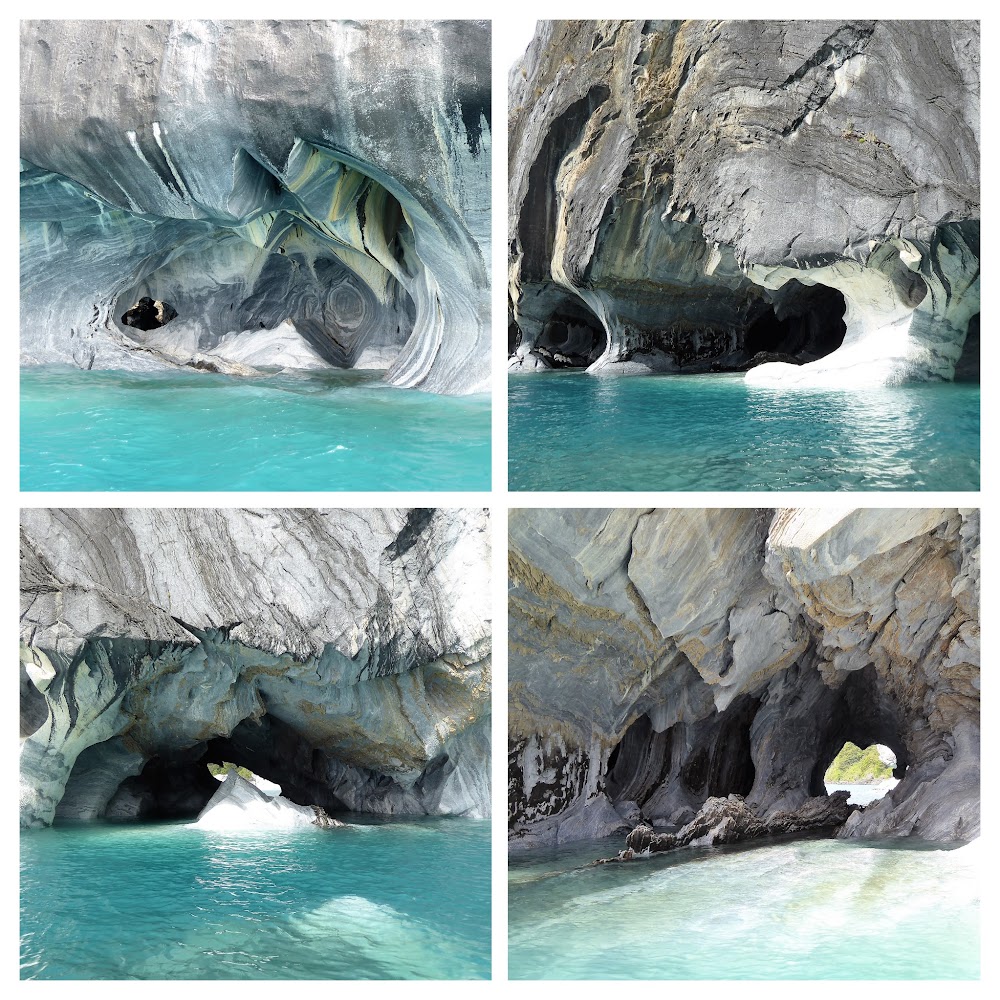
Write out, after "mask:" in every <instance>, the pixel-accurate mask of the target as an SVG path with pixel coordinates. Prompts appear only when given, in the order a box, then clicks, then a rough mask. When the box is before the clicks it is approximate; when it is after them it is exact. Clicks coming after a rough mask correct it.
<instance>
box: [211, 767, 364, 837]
mask: <svg viewBox="0 0 1000 1000" xmlns="http://www.w3.org/2000/svg"><path fill="white" fill-rule="evenodd" d="M193 825H194V826H196V827H199V828H200V829H203V830H254V829H278V830H287V829H294V828H295V827H304V826H318V827H320V828H321V829H324V830H332V829H333V828H334V827H338V826H346V825H347V824H346V823H341V822H340V820H336V819H334V818H333V817H332V816H329V815H327V813H326V812H325V811H324V810H323V809H322V808H321V807H320V806H300V805H297V804H296V803H294V802H292V801H291V800H290V799H286V798H284V797H283V796H281V795H267V794H265V793H264V792H262V791H261V790H260V789H259V788H257V787H256V785H253V784H251V783H250V782H249V781H247V780H246V779H245V778H241V777H240V776H239V775H238V774H237V773H236V772H235V771H230V772H229V773H228V774H227V775H226V780H225V781H223V782H222V784H220V785H219V789H218V791H217V792H216V793H215V794H214V795H213V796H212V798H211V799H210V800H209V802H208V805H207V806H205V808H204V809H202V811H201V812H200V813H199V814H198V819H197V820H196V821H195V822H194V824H193Z"/></svg>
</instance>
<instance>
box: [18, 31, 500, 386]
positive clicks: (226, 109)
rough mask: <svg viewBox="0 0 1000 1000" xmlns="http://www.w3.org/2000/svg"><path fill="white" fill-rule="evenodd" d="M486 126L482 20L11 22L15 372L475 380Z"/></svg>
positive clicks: (486, 203) (485, 219) (486, 191)
mask: <svg viewBox="0 0 1000 1000" xmlns="http://www.w3.org/2000/svg"><path fill="white" fill-rule="evenodd" d="M94 53H101V54H102V55H101V68H100V72H98V73H94V72H93V66H94ZM490 122H491V108H490V27H489V22H486V21H416V20H409V21H357V20H348V21H147V20H142V21H94V20H91V21H23V22H21V224H22V229H21V239H22V242H21V282H22V286H21V319H22V327H21V346H22V357H23V360H24V363H71V364H75V365H78V366H80V367H83V368H117V369H152V368H156V367H159V366H162V365H163V364H164V363H167V364H171V363H174V362H179V363H184V362H185V361H186V360H187V359H188V358H190V357H191V356H193V355H195V354H197V353H198V352H202V353H208V352H211V351H212V349H213V348H215V347H216V346H218V345H219V344H220V343H221V342H222V341H223V340H228V341H231V340H232V339H233V338H234V337H239V336H241V335H243V334H244V333H246V332H249V331H254V332H257V331H261V330H268V331H270V330H276V329H278V328H280V327H282V326H285V325H286V324H290V325H291V327H292V328H293V329H294V331H295V333H296V337H297V339H298V341H299V342H300V345H301V347H300V349H299V350H295V351H292V352H291V353H290V357H291V358H294V357H297V356H299V355H300V354H302V353H303V352H304V353H306V354H315V355H318V356H319V357H321V358H322V359H323V362H324V363H325V364H326V365H327V366H335V367H346V368H350V367H375V368H387V369H388V371H387V373H386V379H387V381H388V382H390V383H391V384H393V385H399V386H408V387H414V388H419V389H426V390H429V391H433V392H445V393H468V392H475V391H482V390H485V389H487V388H488V378H489V358H490V346H489V345H490V321H489V317H490V305H489V297H490V285H489V270H488V268H489V260H490V190H491V182H490V148H491V142H490V129H491V124H490ZM145 300H149V301H161V302H163V301H166V302H169V303H170V304H171V306H172V308H173V309H174V310H176V317H175V318H173V319H172V320H170V321H169V322H165V320H163V319H159V320H158V321H157V322H156V323H151V322H150V321H149V318H148V317H146V316H145V314H144V310H143V309H142V308H140V309H139V312H140V313H143V315H137V314H136V313H135V311H134V310H135V308H136V303H140V305H141V303H142V302H143V301H145ZM146 311H148V310H146ZM154 318H155V317H154ZM231 346H232V345H231V344H230V347H231ZM258 346H259V345H258ZM373 359H377V363H375V364H373V363H372V360H373ZM236 360H239V359H238V358H237V359H236ZM253 363H254V364H257V365H269V366H278V365H279V364H282V362H277V361H274V362H268V361H266V360H264V359H260V358H258V359H256V360H255V361H254V362H253ZM283 363H284V364H289V363H291V362H290V361H288V360H286V361H285V362H283Z"/></svg>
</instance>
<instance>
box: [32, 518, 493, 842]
mask: <svg viewBox="0 0 1000 1000" xmlns="http://www.w3.org/2000/svg"><path fill="white" fill-rule="evenodd" d="M21 529H22V536H21V537H22V549H21V555H22V561H21V574H22V575H21V587H22V617H21V622H22V655H21V659H22V669H23V677H24V678H25V681H23V682H22V687H23V688H24V689H25V691H26V698H25V700H24V702H23V710H22V733H25V732H26V733H27V735H26V736H25V738H24V739H23V740H22V746H21V822H22V824H23V825H27V826H40V825H46V824H48V823H51V822H52V821H53V819H56V820H84V821H86V820H93V819H97V818H101V817H107V818H117V819H124V818H153V817H159V818H165V817H171V816H188V815H196V814H197V813H198V812H199V811H200V809H201V808H202V807H203V806H204V804H205V802H206V801H207V799H208V797H210V796H211V794H212V792H213V790H214V786H215V784H216V783H215V782H214V779H211V776H210V775H208V772H207V768H206V765H207V764H208V763H210V762H213V761H215V762H217V761H222V760H228V761H233V762H234V763H236V764H240V765H244V766H246V767H248V768H249V769H250V770H251V771H253V772H254V773H255V774H259V775H261V776H262V777H264V778H267V779H268V780H271V781H274V782H275V783H276V784H280V785H281V786H282V789H283V792H284V794H285V795H286V796H287V797H288V798H290V799H292V800H293V801H294V802H297V803H298V804H300V805H319V806H321V807H322V808H324V809H326V810H327V811H336V810H343V809H351V810H355V811H363V812H379V813H412V814H456V815H470V816H486V815H488V814H489V760H490V747H489V726H490V701H489V699H490V630H489V617H490V616H489V610H488V609H489V524H488V518H487V515H486V514H485V513H484V512H482V511H472V510H449V511H444V510H439V511H433V510H409V511H406V510H402V511H400V510H378V511H372V510H352V511H332V510H330V511H324V510H320V511H315V510H296V511H292V510H259V511H257V510H226V509H211V510H184V509H166V510H142V509H124V510H99V509H87V510H47V509H38V510H26V511H24V512H23V517H22V525H21ZM209 781H212V784H209Z"/></svg>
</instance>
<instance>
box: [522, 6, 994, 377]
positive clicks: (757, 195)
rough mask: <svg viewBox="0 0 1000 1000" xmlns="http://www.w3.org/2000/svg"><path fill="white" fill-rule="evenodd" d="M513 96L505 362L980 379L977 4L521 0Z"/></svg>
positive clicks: (597, 368) (626, 369) (619, 369)
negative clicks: (546, 2)
mask: <svg viewBox="0 0 1000 1000" xmlns="http://www.w3.org/2000/svg"><path fill="white" fill-rule="evenodd" d="M510 107H511V112H510V136H511V139H510V153H509V160H510V178H511V181H510V201H509V213H510V214H509V226H510V232H511V238H512V242H511V254H510V274H509V282H510V302H511V326H512V330H511V336H510V343H509V346H510V351H511V365H512V367H513V368H515V369H517V370H533V369H537V368H546V367H559V366H576V367H582V366H587V369H588V371H591V372H608V373H645V372H650V371H667V372H676V371H708V370H713V369H715V370H740V369H745V368H747V367H748V366H750V365H751V364H755V365H756V367H753V368H752V371H751V373H750V374H748V375H747V379H748V380H749V381H753V382H756V383H759V384H764V383H779V384H792V383H802V384H810V385H835V386H865V385H884V384H894V383H898V382H905V381H924V380H939V379H952V378H953V377H955V374H956V366H958V368H959V372H960V375H961V377H963V378H967V377H978V375H977V373H978V314H979V218H980V207H979V33H978V23H977V22H943V21H920V22H913V21H907V22H903V21H788V22H776V21H569V22H566V21H554V22H545V21H540V22H539V27H538V30H537V32H536V36H535V38H534V40H533V41H532V43H531V45H530V47H529V48H528V51H527V53H526V54H525V56H524V58H523V60H522V62H521V63H520V64H519V65H517V66H515V67H514V68H513V69H512V71H511V76H510ZM970 325H974V326H975V329H976V333H977V335H976V336H975V337H972V338H970V343H969V350H970V352H972V354H975V357H972V356H971V355H969V356H966V357H963V349H964V347H965V344H966V339H967V334H968V332H969V330H970ZM782 356H784V357H785V358H786V361H785V363H781V362H779V363H774V362H773V361H769V359H773V358H775V357H782ZM761 361H766V362H768V363H766V364H760V363H759V362H761ZM788 362H791V363H788Z"/></svg>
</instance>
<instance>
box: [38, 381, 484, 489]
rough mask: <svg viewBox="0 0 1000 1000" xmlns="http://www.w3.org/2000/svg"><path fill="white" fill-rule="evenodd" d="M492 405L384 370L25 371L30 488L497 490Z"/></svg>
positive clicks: (477, 398) (479, 398) (475, 397)
mask: <svg viewBox="0 0 1000 1000" xmlns="http://www.w3.org/2000/svg"><path fill="white" fill-rule="evenodd" d="M489 486H490V402H489V398H488V397H487V396H485V395H480V396H471V397H470V396H462V397H455V396H437V395H434V394H433V393H427V392H418V391H416V390H412V389H395V388H392V387H390V386H386V385H384V384H382V382H381V373H379V372H361V371H344V372H323V373H312V372H310V373H299V374H285V375H269V376H266V377H262V378H252V379H236V378H231V377H228V376H225V375H215V374H211V373H207V372H193V371H192V372H186V371H185V372H166V373H155V374H130V373H126V372H107V371H91V372H87V371H81V370H79V369H76V368H64V367H55V366H52V367H48V366H40V367H31V368H25V369H22V372H21V489H22V490H423V489H426V490H430V489H440V490H481V489H482V490H485V489H489Z"/></svg>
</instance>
